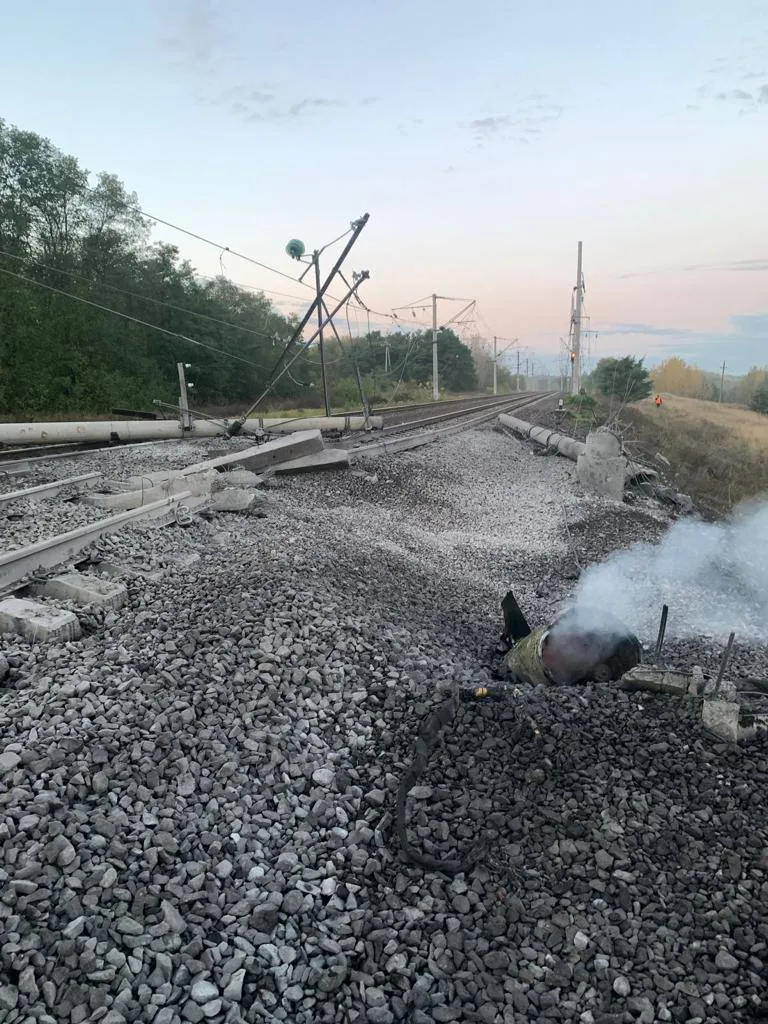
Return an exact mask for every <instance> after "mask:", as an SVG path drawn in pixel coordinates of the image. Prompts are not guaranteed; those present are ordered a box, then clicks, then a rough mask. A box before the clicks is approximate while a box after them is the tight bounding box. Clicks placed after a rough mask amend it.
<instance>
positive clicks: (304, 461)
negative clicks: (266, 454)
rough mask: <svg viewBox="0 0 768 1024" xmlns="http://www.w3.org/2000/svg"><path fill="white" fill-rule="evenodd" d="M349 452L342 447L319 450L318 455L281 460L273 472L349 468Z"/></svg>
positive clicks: (306, 471)
mask: <svg viewBox="0 0 768 1024" xmlns="http://www.w3.org/2000/svg"><path fill="white" fill-rule="evenodd" d="M348 466H349V452H347V451H344V450H342V449H338V450H336V451H333V450H331V451H324V452H318V453H317V454H316V455H304V456H303V457H302V458H300V459H291V460H290V462H281V463H280V465H278V466H275V467H274V468H273V469H272V472H273V473H311V472H313V471H316V470H320V469H347V467H348Z"/></svg>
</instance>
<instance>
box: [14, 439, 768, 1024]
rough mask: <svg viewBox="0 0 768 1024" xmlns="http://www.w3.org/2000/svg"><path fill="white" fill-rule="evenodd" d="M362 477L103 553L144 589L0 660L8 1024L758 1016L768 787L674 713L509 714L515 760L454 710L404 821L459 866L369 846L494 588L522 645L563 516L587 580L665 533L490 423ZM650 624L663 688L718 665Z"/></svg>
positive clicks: (683, 713)
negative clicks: (48, 641) (666, 664)
mask: <svg viewBox="0 0 768 1024" xmlns="http://www.w3.org/2000/svg"><path fill="white" fill-rule="evenodd" d="M179 451H181V449H179ZM98 458H99V459H108V458H109V459H114V458H115V456H114V455H107V454H103V455H101V454H100V455H99V456H98ZM153 464H154V463H153ZM372 465H373V466H374V467H375V471H374V472H373V473H365V474H355V473H333V474H326V475H321V474H311V475H309V476H304V477H298V476H297V477H292V478H286V479H284V480H280V481H279V482H278V483H277V484H276V486H275V488H274V496H275V502H274V504H273V505H272V506H271V507H270V510H269V512H268V515H267V518H265V519H263V520H258V521H256V520H254V519H253V518H250V517H239V516H231V517H229V518H227V519H226V520H224V519H223V518H221V519H214V520H212V521H210V522H205V521H200V520H198V521H196V522H195V523H193V524H192V525H190V526H189V527H186V528H177V527H172V528H171V529H170V530H164V529H161V530H157V531H149V532H147V533H144V534H139V533H138V532H134V531H131V530H126V531H124V532H122V533H118V534H113V535H112V536H111V537H107V538H106V539H105V540H104V541H103V542H102V545H103V548H102V553H103V554H104V556H105V557H106V556H110V557H111V558H112V560H113V561H120V560H121V559H126V558H128V557H131V558H133V559H135V560H136V561H137V562H138V561H142V562H143V564H144V566H145V567H146V569H147V572H148V573H149V572H150V571H151V576H149V575H144V576H142V575H139V574H135V575H132V576H129V577H127V578H126V581H125V584H126V587H127V591H128V602H127V604H126V606H125V607H124V608H123V609H122V610H121V611H120V612H119V613H117V612H111V611H108V612H104V613H102V612H99V613H98V614H97V613H92V612H88V613H78V614H79V615H80V616H81V618H82V619H83V626H84V632H85V637H84V639H83V640H80V641H76V642H66V643H58V644H55V645H53V646H48V647H46V646H45V645H41V644H39V643H37V644H33V643H32V642H28V641H24V640H21V639H17V638H15V637H12V638H10V639H9V638H8V637H5V638H3V641H2V645H1V646H0V650H1V651H2V657H3V659H4V661H5V669H3V666H2V663H0V673H2V674H3V675H4V680H2V681H1V682H0V733H1V734H2V737H3V738H2V741H1V742H0V773H2V774H0V778H1V779H2V787H0V806H1V807H2V820H3V822H4V827H3V828H2V830H0V872H2V875H1V876H0V877H1V878H2V889H3V893H4V896H3V904H4V906H5V907H6V910H7V911H8V913H6V916H5V918H4V921H5V922H7V923H6V928H5V935H4V939H3V941H2V943H0V972H2V974H3V982H2V994H1V995H0V998H2V1000H3V1002H2V1003H1V1004H0V1005H2V1007H3V1013H2V1014H0V1016H2V1015H3V1014H4V1017H3V1020H4V1024H5V1021H6V1020H7V1021H8V1022H9V1024H21V1022H23V1021H25V1020H26V1019H27V1018H30V1017H31V1018H33V1019H39V1020H41V1021H43V1024H46V1022H47V1019H48V1018H49V1017H50V1019H51V1020H55V1021H57V1022H58V1021H72V1022H73V1024H77V1022H78V1021H84V1020H87V1019H88V1018H89V1017H90V1016H92V1015H95V1014H96V1013H99V1012H100V1011H99V1010H98V1009H97V1010H96V1011H94V1009H93V1008H94V1007H103V1008H104V1009H105V1010H106V1013H105V1014H103V1015H102V1016H103V1018H104V1019H105V1020H108V1022H109V1024H124V1022H125V1024H131V1022H142V1021H143V1020H145V1019H149V1016H150V1014H148V1013H147V1007H149V1006H159V1007H160V1008H159V1009H158V1010H157V1011H155V1012H152V1013H151V1017H152V1019H153V1020H154V1021H157V1020H159V1021H160V1024H181V1022H184V1021H195V1020H198V1021H203V1020H206V1021H212V1022H213V1024H234V1022H238V1024H239V1022H245V1024H262V1022H266V1024H275V1022H276V1021H280V1022H281V1024H283V1022H287V1021H290V1022H291V1024H294V1022H295V1024H335V1022H337V1021H348V1022H355V1024H369V1022H373V1024H399V1022H408V1024H430V1022H433V1021H459V1022H463V1021H469V1022H475V1024H528V1022H529V1021H531V1020H537V1019H552V1020H555V1021H563V1022H569V1021H574V1022H579V1024H587V1022H589V1021H594V1022H595V1024H597V1022H598V1021H603V1022H605V1024H608V1022H610V1024H630V1022H632V1021H642V1022H645V1021H647V1022H648V1024H652V1022H655V1021H673V1022H676V1021H680V1022H685V1021H689V1020H691V1019H696V1020H699V1021H702V1022H705V1024H709V1022H718V1024H721V1022H722V1024H740V1022H741V1021H745V1020H749V1019H750V1018H751V1014H752V1013H753V1012H758V1011H760V1010H762V1009H764V1008H765V1006H766V1003H767V1002H768V978H767V976H766V972H765V964H766V960H767V959H768V941H767V940H766V935H767V934H768V932H767V931H766V929H768V885H766V866H768V865H765V866H761V863H762V861H761V857H762V854H763V848H764V846H766V845H768V842H766V840H767V839H768V809H766V804H765V800H764V793H765V789H766V786H768V769H767V768H766V759H765V756H764V751H763V750H762V749H761V748H755V747H752V748H746V749H744V750H740V749H734V748H732V747H729V746H728V745H727V744H722V743H717V742H715V741H713V740H712V739H711V737H709V736H707V735H706V734H705V733H704V732H703V731H702V729H701V727H700V724H699V722H698V719H697V717H696V715H695V713H694V712H693V711H692V710H691V709H690V707H689V704H688V703H687V702H682V701H671V700H669V699H666V698H663V697H654V696H653V695H648V694H643V695H633V694H626V693H621V692H618V691H616V690H614V689H611V688H610V687H593V688H587V689H585V690H583V691H578V692H577V691H563V690H557V691H555V690H552V691H547V692H546V693H539V692H538V691H537V692H528V691H527V690H526V691H525V692H523V693H521V695H520V697H521V699H522V700H523V702H524V704H525V711H526V713H532V714H534V716H535V718H536V720H537V723H538V725H539V727H540V729H541V740H540V741H537V742H534V740H533V739H532V738H531V737H530V736H528V735H527V734H525V733H523V732H521V729H520V724H519V721H518V714H517V709H516V707H515V706H514V705H512V704H510V705H494V706H493V707H485V706H481V707H477V708H475V707H473V708H468V709H466V710H465V711H463V712H462V713H461V715H460V717H459V718H458V719H457V720H456V722H455V724H454V725H453V727H452V728H451V729H450V730H448V731H447V732H446V734H445V743H444V748H443V749H442V750H441V751H440V752H438V753H437V754H436V756H435V757H434V759H433V761H432V762H431V763H430V767H429V771H428V772H427V773H426V774H425V775H424V777H423V779H422V786H421V787H420V788H419V789H417V790H415V791H414V792H413V793H412V796H411V799H410V801H409V807H408V820H409V828H410V834H411V837H412V841H413V842H415V843H418V845H419V846H420V847H422V848H424V849H425V850H427V851H428V852H431V853H432V854H433V855H435V856H438V857H442V856H450V855H452V854H454V853H455V852H456V851H457V850H458V851H463V850H466V849H467V847H468V846H469V845H471V844H473V843H476V844H477V845H476V847H475V849H476V851H477V856H476V862H475V865H474V867H473V868H472V869H471V870H470V871H469V872H468V873H467V874H466V875H461V876H458V877H454V878H451V877H447V876H445V875H442V874H440V873H438V872H424V871H422V870H420V869H417V868H414V867H413V866H412V865H409V864H407V863H405V862H404V861H403V860H402V858H401V856H400V852H399V848H398V846H397V843H396V841H395V839H394V836H393V830H392V825H391V822H392V813H393V810H394V798H395V793H396V789H397V784H398V779H399V778H400V777H401V775H402V773H403V771H404V770H405V767H406V765H407V763H408V762H409V760H410V758H411V756H412V752H413V742H414V737H415V734H416V731H417V728H418V725H419V722H420V720H421V717H422V715H423V713H424V710H425V709H426V708H428V707H430V706H431V704H432V702H433V700H434V695H435V687H436V685H437V683H438V682H440V683H449V684H455V685H457V686H466V687H476V686H482V685H484V684H487V682H488V681H489V680H490V666H491V652H492V649H493V647H494V645H495V643H496V639H497V636H498V632H499V630H500V628H501V622H500V610H499V606H498V603H499V599H500V597H501V596H502V594H503V593H504V590H505V589H506V588H507V587H509V586H514V588H515V590H516V592H517V594H518V598H519V600H520V602H521V606H522V607H524V608H525V611H526V614H527V615H528V616H529V617H530V620H531V621H532V622H536V623H539V622H542V621H547V620H548V617H549V616H551V614H552V613H553V611H554V610H555V609H556V608H557V607H558V606H559V603H560V602H561V601H562V600H563V599H564V598H567V597H568V596H569V594H570V592H571V588H572V586H573V581H572V576H573V569H574V554H573V549H572V547H571V545H570V544H569V541H568V534H567V531H566V529H565V528H564V522H563V519H564V510H565V513H566V514H567V517H568V521H569V522H570V524H571V529H572V530H573V532H574V534H575V535H577V536H578V545H579V549H578V554H579V559H580V561H581V565H582V566H584V567H586V566H588V565H589V564H591V563H592V562H597V561H602V560H603V559H605V557H606V556H607V555H608V554H609V553H610V551H611V550H613V549H616V548H620V547H622V546H624V545H626V544H628V543H631V542H633V541H637V540H655V539H658V538H659V537H660V536H662V535H663V533H664V531H665V529H666V527H667V525H668V519H666V518H665V516H664V514H663V513H662V512H661V511H660V510H654V509H652V508H651V506H650V505H648V506H647V507H642V508H641V507H632V506H621V505H617V504H615V503H611V502H606V501H600V500H598V501H595V500H594V499H588V498H586V497H584V496H582V495H579V494H578V493H576V491H575V489H574V488H573V486H572V478H571V473H572V467H571V466H570V464H568V463H566V462H564V461H563V460H559V459H554V458H553V459H540V458H535V457H533V456H532V455H531V453H530V452H529V451H528V450H527V448H526V447H525V446H524V445H523V444H520V443H518V442H515V441H513V440H510V439H508V438H506V437H503V436H501V435H499V434H496V433H494V432H493V431H492V430H490V429H488V428H487V427H486V428H483V429H470V430H468V431H467V432H465V433H462V434H460V435H457V436H454V437H451V436H448V437H447V439H446V440H445V442H444V443H441V444H439V445H435V446H433V447H430V448H428V449H427V448H425V449H422V450H418V451H414V452H411V453H408V454H407V455H405V456H404V457H403V458H402V459H389V458H387V459H382V460H381V461H380V463H379V464H378V466H376V464H375V463H373V462H372ZM88 468H89V469H90V465H89V467H88ZM174 547H175V548H176V549H177V552H178V553H179V554H182V553H183V554H184V556H185V557H184V559H183V560H181V559H178V560H177V561H175V562H174V561H173V560H172V559H171V557H170V555H171V552H172V549H173V548H174ZM673 633H674V630H673V629H670V631H669V633H668V641H667V647H666V651H667V656H668V658H669V659H670V664H671V665H673V666H674V665H675V664H677V663H678V662H680V663H682V664H686V665H690V664H691V662H692V661H693V660H694V659H695V661H696V662H698V663H699V664H701V665H702V667H703V668H704V669H705V671H707V672H716V670H717V665H718V661H719V657H720V654H721V645H720V644H719V643H717V644H710V643H709V642H708V641H707V639H706V638H689V639H687V640H682V639H677V638H676V637H675V636H674V635H673ZM650 639H652V638H650ZM733 666H734V670H735V671H738V672H740V673H742V674H745V675H746V674H749V675H753V676H755V677H757V676H759V675H762V676H764V675H765V672H766V667H767V666H766V652H765V649H764V648H762V649H761V648H757V647H752V648H750V647H748V646H746V645H744V644H738V645H737V648H736V649H735V650H734V659H733ZM41 780H42V781H41ZM41 786H42V788H41ZM30 851H35V852H34V855H32V854H31V853H30ZM41 913H44V925H43V924H42V923H41V919H40V916H39V915H40V914H41ZM17 936H18V938H17ZM38 1010H39V1012H38ZM33 1011H34V1012H33ZM555 1011H556V1013H555Z"/></svg>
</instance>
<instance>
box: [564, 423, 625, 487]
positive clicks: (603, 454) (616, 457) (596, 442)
mask: <svg viewBox="0 0 768 1024" xmlns="http://www.w3.org/2000/svg"><path fill="white" fill-rule="evenodd" d="M626 471H627V460H626V458H625V457H624V456H623V455H622V454H621V441H620V440H619V438H618V437H616V435H615V434H612V433H611V432H610V431H607V430H598V431H593V432H591V433H589V434H587V441H586V445H585V448H584V452H583V454H581V455H579V456H578V458H577V460H576V473H577V475H578V479H579V483H580V484H581V485H582V487H584V488H585V489H586V490H588V491H591V492H592V494H599V495H601V496H602V497H604V498H612V499H613V500H614V501H621V500H622V499H623V497H624V482H625V478H626Z"/></svg>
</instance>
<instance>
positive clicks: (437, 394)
mask: <svg viewBox="0 0 768 1024" xmlns="http://www.w3.org/2000/svg"><path fill="white" fill-rule="evenodd" d="M432 398H433V399H434V400H435V401H437V400H438V399H439V398H440V386H439V383H438V380H437V296H436V295H433V296H432Z"/></svg>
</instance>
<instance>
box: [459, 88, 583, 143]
mask: <svg viewBox="0 0 768 1024" xmlns="http://www.w3.org/2000/svg"><path fill="white" fill-rule="evenodd" d="M564 111H565V108H564V107H562V106H561V105H560V104H558V103H554V102H553V101H552V100H551V99H550V98H549V97H548V96H546V95H545V94H544V93H529V94H528V95H525V96H521V97H519V98H518V99H517V101H516V102H515V103H514V104H513V106H512V107H511V108H510V111H509V113H506V114H492V115H486V116H484V117H477V118H474V119H473V120H471V121H469V122H468V123H466V124H464V125H461V126H460V127H463V128H464V129H465V130H466V131H468V132H469V134H470V135H471V136H472V138H473V139H474V141H475V144H476V146H483V145H485V144H487V143H489V142H494V141H505V142H517V143H520V144H522V145H528V144H529V142H530V139H529V138H526V136H529V135H540V134H542V132H543V129H544V126H545V125H547V124H551V123H553V122H555V121H559V120H560V118H561V117H562V116H563V113H564Z"/></svg>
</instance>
